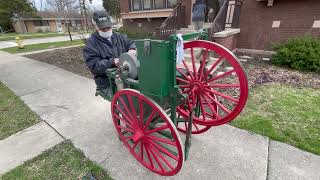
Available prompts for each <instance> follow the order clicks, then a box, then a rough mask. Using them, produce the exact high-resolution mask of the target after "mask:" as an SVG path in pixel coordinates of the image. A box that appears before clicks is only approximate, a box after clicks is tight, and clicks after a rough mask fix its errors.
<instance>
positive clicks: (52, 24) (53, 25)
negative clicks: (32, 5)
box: [49, 20, 57, 32]
mask: <svg viewBox="0 0 320 180" xmlns="http://www.w3.org/2000/svg"><path fill="white" fill-rule="evenodd" d="M49 26H50V31H51V32H56V31H57V24H56V21H55V20H51V21H49Z"/></svg>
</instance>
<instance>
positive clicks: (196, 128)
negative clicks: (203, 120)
mask: <svg viewBox="0 0 320 180" xmlns="http://www.w3.org/2000/svg"><path fill="white" fill-rule="evenodd" d="M213 97H214V98H215V99H217V98H216V96H215V95H213ZM210 103H211V106H212V107H213V108H214V110H215V111H217V110H218V106H217V105H216V104H215V103H214V102H210ZM178 118H181V115H180V114H178ZM188 118H189V117H188ZM188 125H189V123H188V119H186V118H184V121H183V122H179V123H178V125H177V129H178V131H180V132H183V133H186V132H187V129H188ZM211 127H212V126H204V125H201V124H197V123H196V122H193V123H192V131H191V134H201V133H204V132H207V131H208V130H209V129H210V128H211Z"/></svg>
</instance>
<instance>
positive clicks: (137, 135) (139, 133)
mask: <svg viewBox="0 0 320 180" xmlns="http://www.w3.org/2000/svg"><path fill="white" fill-rule="evenodd" d="M143 137H144V133H143V132H142V131H141V130H140V129H139V130H138V131H137V132H136V133H135V134H134V135H133V137H132V140H133V141H134V142H137V141H139V140H140V139H141V138H143Z"/></svg>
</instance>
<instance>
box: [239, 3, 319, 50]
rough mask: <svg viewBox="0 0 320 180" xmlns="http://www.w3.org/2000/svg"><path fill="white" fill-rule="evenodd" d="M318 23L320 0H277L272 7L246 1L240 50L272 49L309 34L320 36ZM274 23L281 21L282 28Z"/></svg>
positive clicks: (241, 17) (242, 18)
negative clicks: (315, 24)
mask: <svg viewBox="0 0 320 180" xmlns="http://www.w3.org/2000/svg"><path fill="white" fill-rule="evenodd" d="M314 20H320V0H275V1H274V4H273V6H272V7H267V2H266V1H264V2H257V1H256V0H244V3H243V5H242V9H241V16H240V29H241V32H240V35H239V38H238V43H237V48H248V49H263V50H271V49H272V48H271V46H272V43H275V42H281V41H284V40H286V39H288V38H290V37H294V36H302V35H304V34H305V33H310V34H311V35H315V36H318V37H320V29H319V28H312V25H313V22H314ZM273 21H280V26H279V28H272V24H273Z"/></svg>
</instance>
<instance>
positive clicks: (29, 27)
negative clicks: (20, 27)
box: [24, 21, 37, 32]
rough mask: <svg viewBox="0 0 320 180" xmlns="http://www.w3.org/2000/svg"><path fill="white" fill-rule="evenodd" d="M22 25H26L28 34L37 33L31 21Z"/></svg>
mask: <svg viewBox="0 0 320 180" xmlns="http://www.w3.org/2000/svg"><path fill="white" fill-rule="evenodd" d="M24 24H25V25H26V28H27V29H28V32H37V30H36V28H35V26H34V23H33V21H25V22H24Z"/></svg>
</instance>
